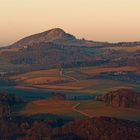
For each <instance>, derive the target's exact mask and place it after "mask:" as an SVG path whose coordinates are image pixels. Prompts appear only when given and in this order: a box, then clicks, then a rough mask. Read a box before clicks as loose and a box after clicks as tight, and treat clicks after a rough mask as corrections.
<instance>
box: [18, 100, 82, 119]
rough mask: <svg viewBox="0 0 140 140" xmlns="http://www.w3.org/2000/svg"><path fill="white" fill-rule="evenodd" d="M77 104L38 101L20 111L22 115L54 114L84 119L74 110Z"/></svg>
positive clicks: (65, 101) (74, 102)
mask: <svg viewBox="0 0 140 140" xmlns="http://www.w3.org/2000/svg"><path fill="white" fill-rule="evenodd" d="M76 104H77V102H76V101H67V100H54V99H52V100H51V99H50V100H37V101H32V102H30V103H28V104H27V105H26V106H25V108H23V110H21V111H20V114H22V115H36V114H43V113H44V114H53V115H60V116H64V117H70V118H82V117H84V116H83V115H81V114H80V113H77V112H75V111H74V110H73V106H75V105H76Z"/></svg>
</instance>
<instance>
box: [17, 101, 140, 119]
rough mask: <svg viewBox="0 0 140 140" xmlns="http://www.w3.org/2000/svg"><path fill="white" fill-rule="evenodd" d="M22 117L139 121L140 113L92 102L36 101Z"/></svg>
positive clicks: (26, 108) (30, 104)
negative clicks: (109, 118) (56, 116)
mask: <svg viewBox="0 0 140 140" xmlns="http://www.w3.org/2000/svg"><path fill="white" fill-rule="evenodd" d="M19 113H20V114H22V115H27V116H29V115H37V114H53V115H58V116H62V117H70V118H74V119H78V118H83V117H90V118H91V117H97V116H110V117H116V118H122V119H128V120H140V111H139V110H135V109H123V108H112V107H106V106H105V105H104V103H103V102H100V101H94V100H80V101H69V100H56V99H55V100H54V99H50V100H36V101H31V102H29V103H28V104H27V105H26V106H25V107H24V108H23V109H22V110H21V111H20V112H19Z"/></svg>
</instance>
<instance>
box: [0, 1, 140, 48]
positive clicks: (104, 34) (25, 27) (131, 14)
mask: <svg viewBox="0 0 140 140" xmlns="http://www.w3.org/2000/svg"><path fill="white" fill-rule="evenodd" d="M56 27H59V28H62V29H64V30H65V31H66V32H69V33H71V34H73V35H75V36H76V37H77V38H85V39H88V40H94V41H108V42H119V41H140V0H0V46H4V45H8V44H11V43H14V42H15V41H17V40H19V39H21V38H23V37H25V36H28V35H31V34H35V33H39V32H43V31H46V30H49V29H51V28H56Z"/></svg>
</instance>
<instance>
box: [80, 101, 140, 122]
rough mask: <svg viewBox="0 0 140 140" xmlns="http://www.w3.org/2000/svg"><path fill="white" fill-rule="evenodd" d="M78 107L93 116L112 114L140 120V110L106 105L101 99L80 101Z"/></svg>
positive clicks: (112, 115)
mask: <svg viewBox="0 0 140 140" xmlns="http://www.w3.org/2000/svg"><path fill="white" fill-rule="evenodd" d="M77 109H78V110H81V111H82V112H85V113H87V114H89V115H90V116H92V117H96V116H110V117H117V118H122V119H129V120H140V110H135V109H122V108H112V107H106V106H105V105H104V103H103V102H100V101H93V100H91V101H80V105H79V106H78V108H77Z"/></svg>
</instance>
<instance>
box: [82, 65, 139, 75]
mask: <svg viewBox="0 0 140 140" xmlns="http://www.w3.org/2000/svg"><path fill="white" fill-rule="evenodd" d="M121 71H123V72H138V71H140V68H138V67H133V66H124V67H85V68H82V72H83V73H87V74H100V73H105V72H121Z"/></svg>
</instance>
